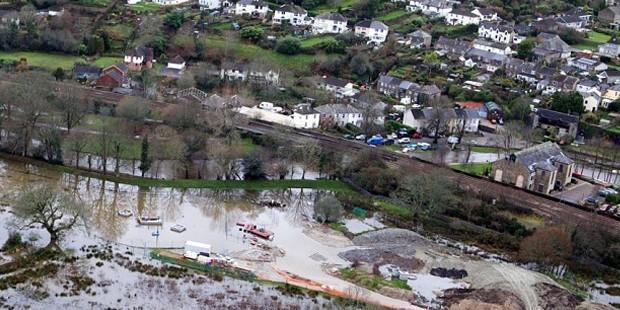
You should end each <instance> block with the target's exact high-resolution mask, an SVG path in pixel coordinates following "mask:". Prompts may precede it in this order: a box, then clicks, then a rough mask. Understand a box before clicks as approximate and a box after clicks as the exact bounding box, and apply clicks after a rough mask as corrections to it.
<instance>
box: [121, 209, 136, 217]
mask: <svg viewBox="0 0 620 310" xmlns="http://www.w3.org/2000/svg"><path fill="white" fill-rule="evenodd" d="M132 215H133V212H132V211H131V210H129V209H125V210H119V211H118V216H122V217H130V216H132Z"/></svg>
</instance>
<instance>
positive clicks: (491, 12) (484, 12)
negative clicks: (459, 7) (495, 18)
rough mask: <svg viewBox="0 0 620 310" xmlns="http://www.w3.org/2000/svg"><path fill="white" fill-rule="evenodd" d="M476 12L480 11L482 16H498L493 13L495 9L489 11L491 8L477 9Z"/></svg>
mask: <svg viewBox="0 0 620 310" xmlns="http://www.w3.org/2000/svg"><path fill="white" fill-rule="evenodd" d="M476 10H478V12H480V14H481V15H483V16H488V15H495V14H497V13H495V11H493V9H489V8H476Z"/></svg>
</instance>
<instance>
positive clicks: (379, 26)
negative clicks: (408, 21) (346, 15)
mask: <svg viewBox="0 0 620 310" xmlns="http://www.w3.org/2000/svg"><path fill="white" fill-rule="evenodd" d="M355 27H362V28H372V29H376V30H389V29H390V27H388V26H387V25H386V24H384V23H382V22H380V21H376V20H364V21H361V22H359V23H357V24H356V25H355Z"/></svg>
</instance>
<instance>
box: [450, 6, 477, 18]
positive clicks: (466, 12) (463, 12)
mask: <svg viewBox="0 0 620 310" xmlns="http://www.w3.org/2000/svg"><path fill="white" fill-rule="evenodd" d="M450 14H454V15H461V16H467V17H478V15H476V14H474V13H472V12H471V10H468V9H465V8H456V9H454V10H452V11H451V12H450Z"/></svg>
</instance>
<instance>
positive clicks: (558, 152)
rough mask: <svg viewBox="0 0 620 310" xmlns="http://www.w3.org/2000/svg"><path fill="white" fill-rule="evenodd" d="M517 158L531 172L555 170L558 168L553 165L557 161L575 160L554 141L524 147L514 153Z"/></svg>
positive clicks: (570, 161)
mask: <svg viewBox="0 0 620 310" xmlns="http://www.w3.org/2000/svg"><path fill="white" fill-rule="evenodd" d="M513 155H514V157H515V160H516V161H517V162H519V163H521V164H523V165H524V166H526V167H527V169H528V170H529V171H530V172H534V171H536V170H539V169H542V170H547V171H554V170H556V169H557V168H556V167H555V166H554V165H553V163H555V162H559V163H563V164H567V165H568V164H572V163H573V161H572V160H571V159H570V158H568V157H567V156H566V155H564V153H563V152H562V149H560V147H559V146H558V145H557V144H555V143H553V142H545V143H542V144H538V145H535V146H533V147H530V148H527V149H523V150H521V151H519V152H516V153H514V154H513Z"/></svg>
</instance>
